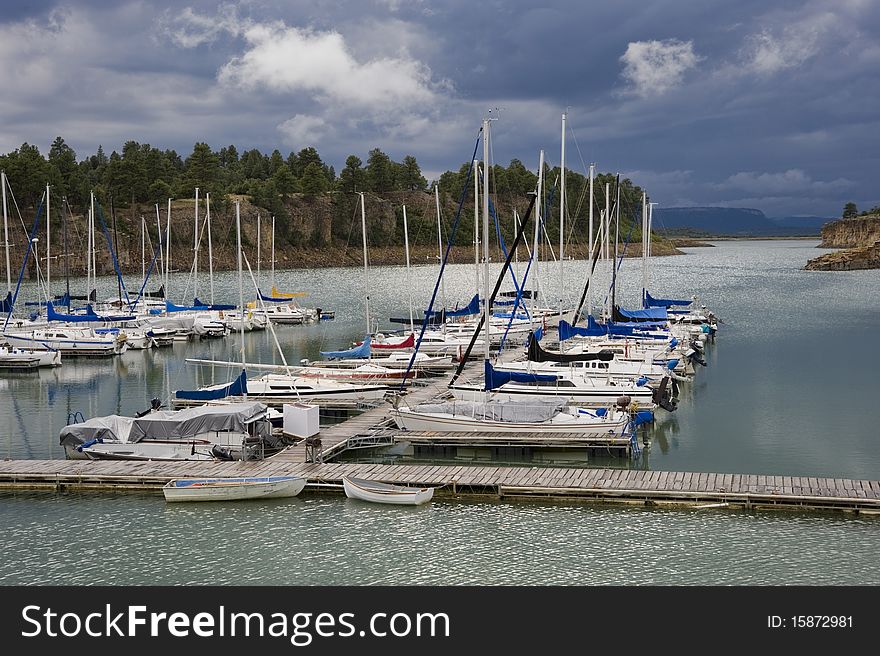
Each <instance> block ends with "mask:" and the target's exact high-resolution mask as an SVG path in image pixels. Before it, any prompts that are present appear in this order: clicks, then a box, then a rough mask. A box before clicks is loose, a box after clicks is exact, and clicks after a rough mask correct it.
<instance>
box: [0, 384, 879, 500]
mask: <svg viewBox="0 0 880 656" xmlns="http://www.w3.org/2000/svg"><path fill="white" fill-rule="evenodd" d="M445 385H446V381H445V379H438V380H436V381H432V382H431V383H429V384H427V385H413V386H411V387H410V388H409V389H408V391H407V394H406V396H405V399H406V402H407V403H408V404H411V405H414V404H417V403H420V402H424V401H427V400H429V399H433V398H436V397H437V396H438V395H439V394H441V393H442V392H443V391H444V389H445ZM390 410H391V406H390V404H389V403H387V402H383V403H381V404H380V405H379V406H377V407H373V408H371V409H368V410H366V411H365V412H362V413H360V414H358V415H357V416H354V417H352V418H350V419H346V420H345V421H343V422H341V423H338V424H335V425H331V426H325V427H324V428H322V429H321V431H320V433H319V437H320V439H321V456H322V457H321V458H320V459H319V460H320V461H319V462H306V449H305V446H304V444H302V443H300V444H297V445H294V446H292V447H289V448H287V449H285V450H284V451H282V452H281V453H279V454H277V455H275V456H272V457H271V458H267V459H265V460H258V461H248V462H240V461H238V462H220V461H217V462H205V461H146V462H143V461H140V462H139V461H122V460H119V461H92V460H3V461H0V489H10V490H24V489H44V490H55V491H61V490H98V491H108V490H135V491H154V492H158V491H159V490H160V488H161V487H162V486H163V485H164V484H165V483H167V482H168V481H169V480H171V479H174V478H197V477H238V476H280V475H297V476H302V477H304V478H306V479H307V480H308V485H307V487H306V490H307V491H315V492H317V491H329V492H335V493H338V494H341V493H342V485H341V481H342V477H343V476H344V475H346V474H349V475H353V476H356V477H359V478H367V479H374V480H380V481H384V482H388V483H396V484H404V485H430V486H436V487H437V488H438V489H437V492H436V494H435V498H443V497H447V498H448V497H453V498H455V497H478V498H479V497H482V498H488V499H496V500H497V499H525V498H532V499H534V498H543V499H563V500H588V501H596V502H602V503H625V504H637V505H645V506H664V505H671V506H689V507H692V508H698V509H709V508H746V509H756V508H790V509H800V510H842V511H847V512H853V513H864V514H880V481H877V480H859V479H841V478H816V477H803V476H801V477H799V476H768V475H758V474H720V473H706V472H668V471H644V470H635V469H624V468H587V467H537V466H520V467H517V466H493V465H488V466H465V465H462V466H458V465H454V464H453V465H440V464H408V465H385V464H375V463H333V462H328V461H329V460H330V459H331V458H333V457H334V456H335V455H338V454H339V453H341V452H342V451H344V450H345V448H347V447H348V446H349V444H351V443H352V441H357V440H361V442H362V443H363V442H364V441H366V442H369V438H370V437H371V436H380V435H381V436H384V437H388V436H389V435H390V436H391V437H390V439H391V441H394V440H395V439H397V440H398V441H402V440H406V441H410V442H413V443H417V442H418V443H423V444H437V445H440V444H468V445H470V446H473V445H474V444H478V443H481V442H482V443H484V444H489V445H492V444H494V445H496V446H497V445H501V446H505V447H508V446H527V445H530V444H533V443H536V442H537V439H536V438H535V437H534V435H528V434H509V435H504V436H497V435H495V436H489V435H484V436H479V435H477V436H476V442H475V441H474V438H475V436H474V435H462V434H457V435H456V434H445V435H444V434H440V433H429V432H397V433H396V435H395V431H394V428H393V421H392V419H391V414H390ZM569 438H570V439H569V440H566V436H564V435H563V436H554V437H553V438H552V440H555V441H556V442H558V443H559V444H558V445H557V446H560V447H563V446H564V445H565V444H566V443H567V444H568V445H569V446H572V447H574V446H577V447H578V448H580V447H584V446H585V444H584V438H582V437H581V438H579V439H576V436H569ZM540 442H541V446H547V445H548V442H547V440H546V439H542V440H541V441H540ZM388 443H390V442H388Z"/></svg>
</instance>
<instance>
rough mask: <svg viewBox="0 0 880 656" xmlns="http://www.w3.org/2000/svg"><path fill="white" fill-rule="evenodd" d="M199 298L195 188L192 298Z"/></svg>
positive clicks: (197, 190)
mask: <svg viewBox="0 0 880 656" xmlns="http://www.w3.org/2000/svg"><path fill="white" fill-rule="evenodd" d="M198 297H199V188H198V187H196V215H195V219H194V220H193V298H194V299H196V298H198Z"/></svg>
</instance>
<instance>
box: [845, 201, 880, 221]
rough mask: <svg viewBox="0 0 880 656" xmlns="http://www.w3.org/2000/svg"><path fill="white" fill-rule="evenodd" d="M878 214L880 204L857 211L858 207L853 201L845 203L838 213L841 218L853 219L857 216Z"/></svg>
mask: <svg viewBox="0 0 880 656" xmlns="http://www.w3.org/2000/svg"><path fill="white" fill-rule="evenodd" d="M873 215H878V216H880V205H877V206H875V207H872V208H871V209H869V210H865V211H864V212H859V208H858V206H857V205H856V204H855V203H852V202H850V203H847V204H846V205H844V206H843V214H841V215H840V218H842V219H854V218H855V217H857V216H873Z"/></svg>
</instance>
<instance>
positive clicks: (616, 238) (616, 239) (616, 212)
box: [609, 173, 620, 317]
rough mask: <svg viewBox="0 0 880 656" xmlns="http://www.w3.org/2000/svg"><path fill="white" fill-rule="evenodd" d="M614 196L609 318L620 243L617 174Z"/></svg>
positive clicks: (618, 175) (615, 289)
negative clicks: (612, 259) (612, 258)
mask: <svg viewBox="0 0 880 656" xmlns="http://www.w3.org/2000/svg"><path fill="white" fill-rule="evenodd" d="M614 186H615V196H614V261H613V262H612V263H611V307H610V308H609V309H610V310H611V316H612V317H613V316H614V306H615V305H617V249H618V242H619V241H620V174H619V173H618V174H617V184H615V185H614Z"/></svg>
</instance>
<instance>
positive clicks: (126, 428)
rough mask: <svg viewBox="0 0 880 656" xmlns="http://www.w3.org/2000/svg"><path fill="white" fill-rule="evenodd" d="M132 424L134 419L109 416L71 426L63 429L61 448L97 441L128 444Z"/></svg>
mask: <svg viewBox="0 0 880 656" xmlns="http://www.w3.org/2000/svg"><path fill="white" fill-rule="evenodd" d="M132 423H134V417H122V416H120V415H108V416H106V417H94V418H93V419H89V420H88V421H84V422H82V423H79V424H70V425H69V426H65V427H64V428H62V429H61V440H60V441H61V446H73V447H75V446H79V445H80V444H83V443H85V442H90V441H91V440H97V439H101V440H104V441H105V442H128V435H129V433H130V432H131V425H132Z"/></svg>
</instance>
